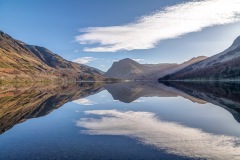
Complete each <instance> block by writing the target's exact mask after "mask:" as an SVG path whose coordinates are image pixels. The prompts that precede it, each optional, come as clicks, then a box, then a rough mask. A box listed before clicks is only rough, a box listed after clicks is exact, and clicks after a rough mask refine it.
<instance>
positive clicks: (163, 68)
mask: <svg viewBox="0 0 240 160" xmlns="http://www.w3.org/2000/svg"><path fill="white" fill-rule="evenodd" d="M204 59H206V57H204V56H200V57H196V58H192V59H191V60H189V61H187V62H184V63H182V64H176V63H160V64H139V63H138V62H136V61H134V60H132V59H129V58H126V59H122V60H120V61H118V62H114V63H113V65H112V67H111V68H110V69H109V70H108V71H107V72H106V73H105V74H104V76H106V77H110V78H119V79H131V80H132V79H148V80H150V79H151V80H154V79H158V78H159V77H163V76H165V75H167V74H170V73H174V72H176V71H178V70H181V69H182V68H184V67H186V66H188V65H191V64H193V63H196V62H199V61H201V60H204Z"/></svg>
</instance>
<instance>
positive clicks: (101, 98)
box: [0, 82, 240, 160]
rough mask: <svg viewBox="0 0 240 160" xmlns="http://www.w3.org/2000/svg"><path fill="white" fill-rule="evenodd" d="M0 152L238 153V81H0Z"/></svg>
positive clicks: (94, 155) (89, 155) (120, 157)
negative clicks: (10, 83) (14, 83)
mask: <svg viewBox="0 0 240 160" xmlns="http://www.w3.org/2000/svg"><path fill="white" fill-rule="evenodd" d="M0 159H1V160H2V159H4V160H5V159H6V160H12V159H14V160H15V159H16V160H28V159H29V160H30V159H31V160H32V159H43V160H47V159H83V160H85V159H86V160H88V159H98V160H101V159H106V160H107V159H117V160H124V159H133V160H137V159H142V160H146V159H180V160H181V159H214V160H215V159H216V160H218V159H222V160H227V159H231V160H235V159H236V160H239V159H240V84H239V83H230V82H229V83H183V82H171V83H165V84H161V83H152V82H142V83H118V84H98V83H78V84H71V85H65V86H54V85H52V86H51V85H48V86H45V85H37V84H36V85H33V86H28V87H16V86H15V87H14V86H5V87H0Z"/></svg>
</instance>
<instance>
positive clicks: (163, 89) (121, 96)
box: [104, 82, 206, 103]
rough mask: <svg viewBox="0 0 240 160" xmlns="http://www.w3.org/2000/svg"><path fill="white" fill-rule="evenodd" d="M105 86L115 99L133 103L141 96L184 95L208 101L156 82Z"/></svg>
mask: <svg viewBox="0 0 240 160" xmlns="http://www.w3.org/2000/svg"><path fill="white" fill-rule="evenodd" d="M104 88H105V89H106V90H107V91H108V92H109V93H110V94H111V95H112V97H113V99H114V100H119V101H121V102H124V103H131V102H134V101H136V100H137V99H139V98H141V97H177V96H182V97H184V98H187V99H189V100H191V101H193V102H197V103H206V101H203V100H201V99H199V98H196V97H194V96H190V95H188V94H186V93H184V92H182V91H180V90H177V89H175V88H173V87H168V86H166V85H164V84H161V83H157V82H156V83H154V82H130V83H115V84H106V85H104Z"/></svg>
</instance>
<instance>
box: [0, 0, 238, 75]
mask: <svg viewBox="0 0 240 160" xmlns="http://www.w3.org/2000/svg"><path fill="white" fill-rule="evenodd" d="M238 1H239V0H229V1H225V2H224V1H223V0H207V1H200V2H196V1H195V2H193V1H180V0H164V1H160V0H141V1H139V0H131V1H129V0H121V1H114V0H101V1H100V0H71V1H69V0H34V1H30V0H21V1H19V0H0V29H1V30H2V31H4V32H6V33H8V34H10V35H11V36H12V37H14V38H17V39H19V40H22V41H24V42H26V43H29V44H34V45H39V46H44V47H46V48H48V49H50V50H51V51H53V52H55V53H57V54H59V55H60V56H62V57H63V58H65V59H67V60H71V61H72V60H75V61H76V59H78V62H81V63H85V64H87V65H90V66H93V67H96V68H99V69H102V70H104V71H106V70H107V69H108V68H109V67H110V66H111V65H112V62H113V61H115V60H120V59H123V58H132V59H135V60H137V61H139V62H140V63H162V62H171V63H172V62H177V63H181V62H183V61H186V60H188V59H190V58H192V57H196V56H200V55H205V56H211V55H214V54H217V53H219V52H220V51H222V50H224V49H226V48H227V47H228V46H229V45H231V43H232V41H233V40H234V39H235V38H236V37H237V36H239V35H240V29H239V28H240V21H239V14H240V13H239V11H238V10H239V9H238V8H240V6H239V3H240V2H238ZM205 3H207V5H205ZM206 6H207V7H206ZM211 6H214V7H213V8H211ZM171 7H172V8H171ZM201 7H203V8H201ZM222 7H224V8H222ZM237 9H238V10H237ZM202 10H205V11H206V12H205V13H204V12H202ZM90 27H91V28H90ZM99 27H100V28H99ZM80 31H81V32H80Z"/></svg>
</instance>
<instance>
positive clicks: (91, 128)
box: [76, 110, 240, 160]
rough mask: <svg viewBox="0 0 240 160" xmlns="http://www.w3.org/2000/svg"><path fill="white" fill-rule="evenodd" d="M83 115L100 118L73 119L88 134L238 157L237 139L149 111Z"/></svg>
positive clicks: (171, 149)
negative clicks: (183, 123) (215, 133)
mask: <svg viewBox="0 0 240 160" xmlns="http://www.w3.org/2000/svg"><path fill="white" fill-rule="evenodd" d="M85 114H93V115H98V116H100V117H101V118H100V119H96V118H82V119H80V120H79V121H77V122H76V125H77V126H80V127H84V128H86V130H84V131H82V132H83V133H85V134H89V135H123V136H129V137H132V138H136V139H138V140H139V141H141V142H142V143H144V144H150V145H153V146H155V147H157V148H159V149H164V150H166V151H167V152H168V153H172V154H176V155H181V156H187V157H191V158H207V159H223V160H225V159H231V160H234V159H240V147H239V145H238V144H239V142H240V139H239V138H237V137H231V136H224V135H214V134H210V133H206V132H203V131H201V130H200V129H196V128H190V127H186V126H184V125H181V124H177V123H173V122H164V121H162V120H159V119H158V118H157V117H156V116H155V114H154V113H151V112H133V111H127V112H121V111H118V110H92V111H85Z"/></svg>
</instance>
